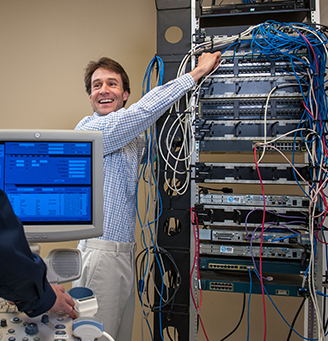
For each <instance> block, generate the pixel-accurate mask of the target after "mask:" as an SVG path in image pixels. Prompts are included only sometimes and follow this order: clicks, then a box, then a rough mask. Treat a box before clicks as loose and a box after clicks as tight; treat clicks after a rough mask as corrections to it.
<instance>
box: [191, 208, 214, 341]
mask: <svg viewBox="0 0 328 341" xmlns="http://www.w3.org/2000/svg"><path fill="white" fill-rule="evenodd" d="M190 213H191V222H192V225H193V230H194V238H195V257H194V262H193V265H192V269H191V272H190V276H189V285H190V293H191V298H192V301H193V303H194V306H195V309H196V313H197V316H198V318H199V321H200V324H201V326H202V329H203V332H204V335H205V338H206V340H207V341H209V339H208V337H207V334H206V331H205V327H204V324H203V321H202V318H201V316H200V308H201V305H202V288H199V293H200V299H199V305H198V306H197V304H196V301H195V298H194V295H193V287H192V274H193V272H194V269H195V266H197V280H199V278H200V273H199V240H198V238H197V236H199V225H198V217H197V214H196V212H194V211H193V207H191V209H190ZM196 228H197V232H196Z"/></svg>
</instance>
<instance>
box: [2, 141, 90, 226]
mask: <svg viewBox="0 0 328 341" xmlns="http://www.w3.org/2000/svg"><path fill="white" fill-rule="evenodd" d="M91 153H92V143H91V142H59V143H58V142H41V141H40V142H23V141H17V142H16V141H15V142H13V141H10V142H0V188H1V189H3V190H4V191H5V192H6V194H7V196H8V198H9V200H10V202H11V204H12V207H13V209H14V212H15V213H16V215H17V216H18V217H19V218H20V219H21V221H22V222H23V223H24V224H38V223H39V224H44V223H46V224H55V223H60V222H62V223H78V224H81V223H82V224H83V223H85V224H88V223H90V222H91V220H92V187H91V185H92V160H91V157H92V155H91Z"/></svg>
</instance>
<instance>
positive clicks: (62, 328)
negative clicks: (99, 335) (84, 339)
mask: <svg viewBox="0 0 328 341" xmlns="http://www.w3.org/2000/svg"><path fill="white" fill-rule="evenodd" d="M0 300H1V301H0V340H1V341H74V340H77V339H76V338H75V337H74V336H73V335H72V319H71V318H70V317H69V316H68V315H67V314H65V313H63V314H60V313H54V312H49V313H46V314H43V315H41V316H38V317H33V318H30V317H28V316H27V315H26V314H24V313H20V312H18V311H17V308H16V306H10V305H9V304H8V302H5V301H4V300H2V299H0Z"/></svg>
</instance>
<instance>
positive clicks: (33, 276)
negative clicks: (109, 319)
mask: <svg viewBox="0 0 328 341" xmlns="http://www.w3.org/2000/svg"><path fill="white" fill-rule="evenodd" d="M0 250H1V257H0V297H2V298H4V299H6V300H8V301H12V302H13V303H15V304H16V306H17V308H18V310H19V311H22V312H25V313H26V314H27V315H28V316H30V317H35V316H38V315H40V314H43V313H44V312H46V311H48V310H51V311H60V310H61V311H65V312H66V313H67V314H68V315H69V316H71V317H72V318H76V317H77V316H76V313H75V312H74V301H73V299H72V298H71V297H70V296H69V295H68V294H67V293H65V289H64V288H63V287H62V286H61V285H50V284H49V282H48V281H47V278H46V271H47V269H46V265H45V263H44V262H43V261H42V259H41V258H40V257H39V256H37V255H36V254H33V253H32V251H31V249H30V247H29V245H28V243H27V240H26V238H25V234H24V230H23V225H22V223H21V221H20V220H19V218H18V217H17V216H16V215H15V213H14V211H13V209H12V207H11V205H10V202H9V200H8V197H7V195H6V194H5V193H4V192H3V191H2V190H0Z"/></svg>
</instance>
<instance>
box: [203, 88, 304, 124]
mask: <svg viewBox="0 0 328 341" xmlns="http://www.w3.org/2000/svg"><path fill="white" fill-rule="evenodd" d="M253 84H255V85H256V83H253ZM258 86H259V87H260V86H261V84H258ZM234 90H235V85H234ZM253 91H254V88H253ZM235 93H236V90H235V91H234V92H232V93H231V94H226V95H225V96H224V95H221V96H218V95H216V97H215V98H214V97H213V98H206V99H201V100H200V101H199V112H198V117H199V118H200V119H205V120H236V119H243V120H250V119H255V120H263V119H264V113H265V105H266V101H267V95H260V96H259V95H258V94H249V95H247V96H245V95H244V96H241V95H233V94H235ZM303 112H304V107H303V97H302V96H301V95H300V94H298V95H295V94H291V95H287V94H286V95H285V96H279V97H278V96H272V97H271V99H270V103H269V106H268V110H267V118H268V119H275V120H287V119H291V120H297V119H300V118H301V117H302V114H303Z"/></svg>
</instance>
